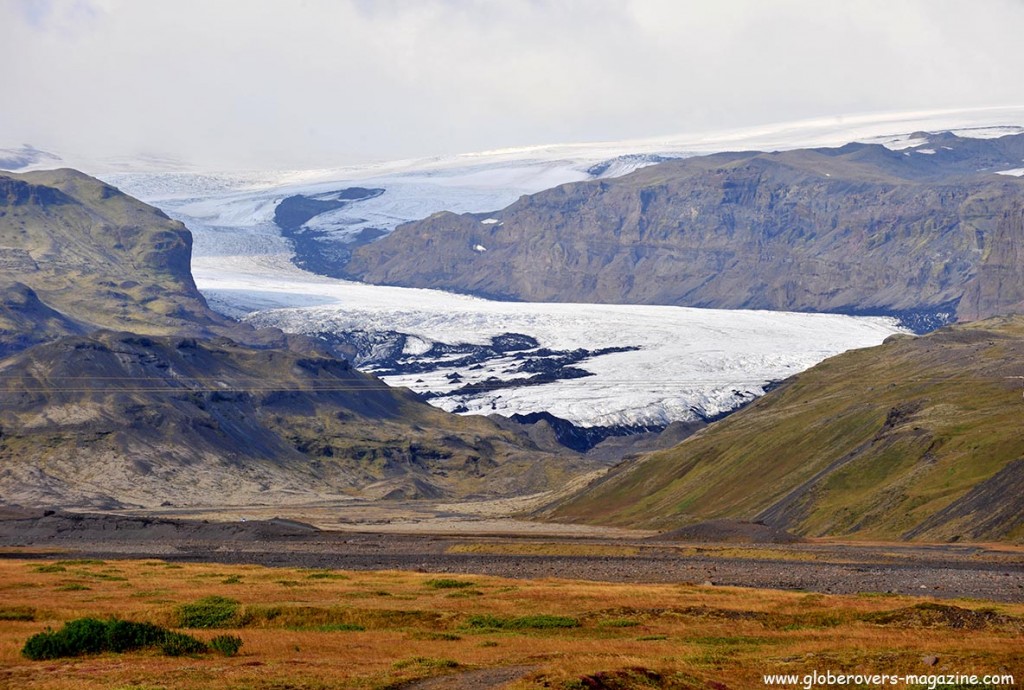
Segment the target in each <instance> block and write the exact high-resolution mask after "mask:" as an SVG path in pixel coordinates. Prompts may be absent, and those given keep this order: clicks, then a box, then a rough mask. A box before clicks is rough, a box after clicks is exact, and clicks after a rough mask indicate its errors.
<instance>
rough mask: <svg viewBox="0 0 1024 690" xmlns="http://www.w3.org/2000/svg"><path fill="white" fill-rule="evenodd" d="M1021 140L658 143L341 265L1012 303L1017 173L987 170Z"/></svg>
mask: <svg viewBox="0 0 1024 690" xmlns="http://www.w3.org/2000/svg"><path fill="white" fill-rule="evenodd" d="M1022 158H1024V135H1018V136H1011V137H1003V138H1002V139H993V140H968V139H960V138H958V137H955V136H953V135H935V136H932V137H931V141H929V142H928V143H927V144H921V145H920V146H917V147H915V148H911V149H907V150H904V151H891V150H889V149H886V148H884V147H882V146H878V145H865V144H850V145H847V146H844V147H841V148H838V149H813V150H800V151H786V152H779V153H728V154H719V155H714V156H706V157H700V158H690V159H685V160H676V161H669V162H665V163H661V164H659V165H655V166H651V167H648V168H644V169H641V170H639V171H637V172H635V173H632V174H630V175H627V176H625V177H622V178H618V179H613V180H600V181H593V182H580V183H574V184H567V185H562V186H560V187H556V188H554V189H550V190H547V191H544V192H541V193H539V194H534V195H532V196H527V197H523V198H521V199H520V200H519V201H517V202H516V203H514V204H512V205H511V206H509V207H508V208H506V209H504V210H502V211H499V212H494V213H488V214H463V215H456V214H452V213H439V214H435V215H433V216H431V217H429V218H427V219H424V220H422V221H418V222H415V223H409V224H406V225H403V226H400V227H399V228H398V229H397V230H395V232H394V233H392V234H391V235H389V236H388V237H386V238H383V239H381V240H378V241H377V242H374V243H372V244H369V245H366V246H363V247H360V248H359V249H357V250H355V251H354V252H353V257H352V259H351V260H350V261H349V262H348V264H347V267H346V271H347V272H348V274H349V275H351V276H352V277H355V278H358V279H360V280H365V281H369V282H374V283H386V284H395V285H406V286H417V287H437V288H444V289H449V290H456V291H464V292H471V293H475V294H480V295H487V296H496V297H503V298H508V299H521V300H531V301H584V302H609V303H614V302H620V303H641V304H671V305H684V306H699V307H717V308H754V309H776V310H798V311H830V312H844V313H872V314H900V315H907V316H908V317H910V316H912V315H914V314H917V313H919V312H926V313H931V314H937V315H939V317H938V319H937V320H933V321H932V323H935V322H936V321H937V322H941V321H942V320H943V318H944V317H943V316H942V315H945V320H951V319H952V318H953V317H954V316H955V317H959V318H961V319H973V318H979V317H983V316H986V315H991V314H997V313H1003V312H1009V311H1015V310H1018V309H1020V308H1022V306H1024V287H1022V286H1024V262H1022V261H1021V258H1022V257H1021V255H1020V249H1019V246H1020V242H1021V225H1022V222H1024V181H1022V180H1021V179H1018V178H1015V177H1010V176H1006V175H995V174H993V172H994V171H995V170H999V169H1006V168H1016V167H1019V166H1020V161H1021V159H1022ZM489 218H494V219H496V220H497V221H498V222H496V223H495V222H489V223H483V222H481V221H482V220H484V219H489Z"/></svg>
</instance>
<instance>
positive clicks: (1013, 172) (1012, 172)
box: [996, 168, 1024, 177]
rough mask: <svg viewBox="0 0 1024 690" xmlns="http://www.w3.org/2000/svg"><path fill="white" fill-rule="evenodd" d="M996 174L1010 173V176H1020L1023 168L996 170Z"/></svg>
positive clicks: (1023, 173)
mask: <svg viewBox="0 0 1024 690" xmlns="http://www.w3.org/2000/svg"><path fill="white" fill-rule="evenodd" d="M996 175H1011V176H1012V177H1021V176H1022V175H1024V168H1013V169H1012V170H997V171H996Z"/></svg>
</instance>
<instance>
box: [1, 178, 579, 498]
mask: <svg viewBox="0 0 1024 690" xmlns="http://www.w3.org/2000/svg"><path fill="white" fill-rule="evenodd" d="M190 247H191V235H190V234H189V232H188V230H187V229H186V228H185V227H184V226H183V225H181V224H180V223H177V222H175V221H171V220H169V219H168V218H167V217H166V216H165V215H164V214H163V213H161V212H160V211H158V210H156V209H154V208H152V207H150V206H147V205H145V204H143V203H141V202H139V201H137V200H135V199H132V198H130V197H128V196H126V195H124V194H122V193H120V192H118V191H117V190H116V189H114V188H112V187H109V186H108V185H105V184H103V183H102V182H100V181H98V180H95V179H93V178H90V177H87V176H85V175H82V174H81V173H77V172H74V171H70V170H59V171H52V172H40V173H29V174H26V175H13V174H3V175H0V260H2V261H3V266H4V271H3V273H2V274H0V357H5V358H3V359H0V502H7V503H10V502H22V503H30V504H36V505H38V504H43V505H47V504H61V505H69V504H71V505H94V506H116V505H143V506H153V505H159V504H160V503H164V502H169V503H172V504H179V505H183V504H192V505H195V504H223V503H225V502H232V503H252V502H264V503H265V502H284V501H297V500H313V499H316V498H321V497H325V496H338V495H360V496H364V497H370V498H379V497H404V498H412V497H421V496H467V495H490V496H493V495H509V494H516V493H521V492H525V491H537V490H543V489H546V488H550V487H552V486H557V485H560V484H561V483H562V482H563V481H564V480H565V479H566V478H567V477H568V476H569V475H571V474H575V473H578V472H580V471H583V470H584V469H585V466H584V463H583V462H582V461H581V460H580V457H579V456H578V455H577V454H575V453H571V452H568V451H567V452H566V453H564V454H559V453H552V452H543V451H540V450H539V449H538V448H537V447H536V445H535V444H534V443H532V442H531V441H530V440H529V439H528V438H527V437H526V434H525V432H524V433H515V432H512V431H504V430H502V429H501V428H499V427H498V425H496V424H495V423H494V422H492V421H490V420H487V419H484V418H480V417H457V416H454V415H450V414H448V413H445V412H442V411H440V410H437V409H435V408H432V407H430V406H428V405H426V404H424V403H422V402H419V401H418V400H416V399H415V398H414V396H412V394H411V393H409V392H408V391H405V390H402V389H392V388H389V387H387V386H385V385H384V384H383V383H381V382H380V381H379V380H377V379H376V378H374V377H371V376H368V375H365V374H361V373H359V372H357V371H355V370H352V369H351V368H350V367H349V366H348V364H347V363H346V362H345V361H344V360H340V359H337V358H334V357H331V356H330V355H328V354H326V353H323V352H317V351H316V348H315V347H314V345H313V343H312V342H311V341H309V340H306V339H303V338H288V337H286V336H284V335H283V334H281V333H280V331H272V330H268V331H257V330H256V329H253V328H251V327H249V326H245V325H242V324H238V323H235V322H233V321H230V320H228V319H226V318H224V317H221V316H219V315H217V314H215V313H214V312H212V311H211V310H210V309H208V307H207V305H206V303H205V301H204V300H203V298H202V296H201V295H200V294H199V292H198V291H197V290H196V288H195V284H194V283H193V281H192V277H191V274H190V272H189V260H190Z"/></svg>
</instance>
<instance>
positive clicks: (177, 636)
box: [160, 632, 210, 656]
mask: <svg viewBox="0 0 1024 690" xmlns="http://www.w3.org/2000/svg"><path fill="white" fill-rule="evenodd" d="M160 651H161V652H163V653H164V654H166V655H167V656H186V655H191V654H203V653H204V652H208V651H210V648H209V647H207V646H206V644H205V643H204V642H201V641H199V640H197V639H196V638H194V637H192V636H191V635H184V634H182V633H176V632H168V633H167V635H166V636H165V637H164V639H163V642H161V643H160Z"/></svg>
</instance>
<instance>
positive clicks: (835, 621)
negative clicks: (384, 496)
mask: <svg viewBox="0 0 1024 690" xmlns="http://www.w3.org/2000/svg"><path fill="white" fill-rule="evenodd" d="M49 564H50V563H47V562H41V561H38V560H36V561H30V560H17V559H12V558H5V559H2V560H0V593H2V595H0V596H2V597H3V602H4V603H3V605H2V607H0V618H2V619H3V624H2V625H0V687H12V688H27V689H31V690H69V689H73V690H101V689H102V690H109V689H110V688H118V689H121V688H125V689H126V688H132V689H138V688H147V690H149V689H152V690H156V689H157V688H159V689H160V690H199V689H206V688H214V687H215V688H219V689H223V690H243V689H245V690H275V689H276V690H281V689H283V688H295V689H300V688H301V689H302V690H326V689H327V688H350V689H352V690H384V689H385V688H398V687H402V685H403V684H405V683H408V682H410V681H413V680H416V679H420V678H428V677H431V676H440V675H455V676H458V675H459V674H463V673H465V674H468V675H467V678H469V677H475V676H473V674H479V673H488V672H491V671H497V669H500V668H503V667H513V666H514V667H521V668H522V669H523V670H522V672H521V673H520V674H519V677H518V678H517V679H516V678H513V679H512V680H511V682H508V683H507V684H506V685H502V687H504V688H506V689H507V690H542V689H548V690H569V689H571V688H615V689H616V690H650V689H652V688H663V689H674V690H696V689H698V688H700V689H705V688H714V687H726V688H730V689H732V690H736V689H737V688H753V687H759V686H761V675H762V674H765V673H792V674H806V673H811V672H813V671H814V670H822V669H825V670H832V671H833V672H879V673H912V672H913V673H933V672H935V669H934V667H932V666H926V665H925V664H924V663H923V662H922V659H923V658H925V657H937V658H939V659H941V662H940V664H941V666H943V667H947V668H948V669H951V670H953V671H956V672H958V673H972V672H977V673H981V674H983V673H992V672H998V671H999V670H1000V669H1006V672H1009V673H1015V674H1017V675H1018V676H1021V675H1024V668H1021V664H1020V658H1021V655H1020V653H1021V649H1022V647H1021V635H1022V634H1024V604H1020V603H1017V604H1005V603H993V602H983V601H975V600H970V601H967V600H936V599H932V598H925V597H906V596H901V595H891V596H862V595H851V596H832V595H825V594H809V593H802V592H780V591H770V590H750V589H740V588H729V587H710V586H690V585H679V584H662V585H639V584H608V583H599V582H583V581H569V580H557V579H550V580H515V581H512V580H507V579H502V578H495V577H487V576H483V575H473V576H472V577H469V576H454V575H453V576H445V577H440V576H437V575H429V574H423V573H413V572H345V573H333V574H336V575H339V576H341V577H337V578H333V577H332V578H309V577H308V576H309V575H310V574H311V573H310V572H309V571H303V570H300V569H289V568H262V567H257V566H244V565H242V566H225V565H215V566H214V565H206V564H181V565H179V566H176V567H170V566H169V565H168V564H164V563H161V562H157V561H152V560H150V561H118V562H116V563H113V562H112V563H107V564H75V565H68V566H65V567H66V570H65V571H64V572H61V571H54V570H50V569H40V568H39V566H41V565H42V566H45V565H49ZM104 573H105V574H107V575H111V576H113V577H115V578H117V579H103V578H95V577H89V575H90V574H93V575H95V574H104ZM281 580H287V581H298V582H302V583H303V586H302V587H282V586H281V585H280V584H279V582H280V581H281ZM77 581H87V582H89V584H90V588H89V589H87V590H79V589H68V587H67V586H68V585H69V584H73V583H75V582H77ZM446 581H450V582H457V583H468V584H467V585H466V586H462V585H461V584H460V585H455V586H451V585H445V584H441V585H438V584H437V583H438V582H442V583H443V582H446ZM377 591H387V592H389V593H390V596H387V597H381V596H375V595H373V592H377ZM467 591H473V592H477V593H478V594H477V595H475V596H471V597H463V596H457V597H452V596H451V595H452V594H461V593H463V592H467ZM197 592H199V594H197ZM44 602H45V603H44ZM186 626H188V627H186ZM243 640H244V644H243ZM42 660H45V661H42ZM454 682H455V681H454V680H453V681H452V683H454ZM480 682H484V683H485V684H484V685H482V686H480V687H486V682H485V681H480ZM501 683H506V681H505V680H502V681H501ZM451 687H457V686H455V685H452V686H451Z"/></svg>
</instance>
